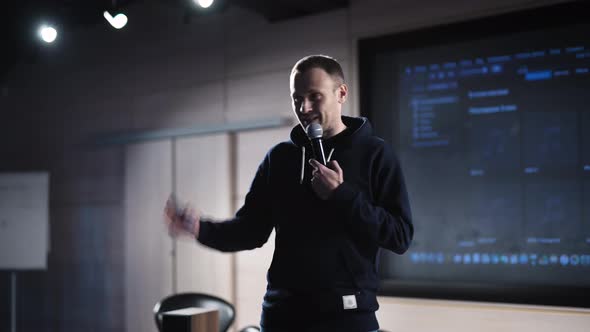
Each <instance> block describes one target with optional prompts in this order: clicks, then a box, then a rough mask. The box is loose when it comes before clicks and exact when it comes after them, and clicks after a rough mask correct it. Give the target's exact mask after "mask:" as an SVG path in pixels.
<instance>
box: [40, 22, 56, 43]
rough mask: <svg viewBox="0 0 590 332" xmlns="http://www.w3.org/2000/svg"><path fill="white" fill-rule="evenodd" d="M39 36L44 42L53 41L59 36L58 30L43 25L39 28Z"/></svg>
mask: <svg viewBox="0 0 590 332" xmlns="http://www.w3.org/2000/svg"><path fill="white" fill-rule="evenodd" d="M39 36H40V37H41V39H43V41H44V42H46V43H53V41H54V40H55V39H56V38H57V30H55V28H53V27H51V26H47V25H42V26H41V27H40V28H39Z"/></svg>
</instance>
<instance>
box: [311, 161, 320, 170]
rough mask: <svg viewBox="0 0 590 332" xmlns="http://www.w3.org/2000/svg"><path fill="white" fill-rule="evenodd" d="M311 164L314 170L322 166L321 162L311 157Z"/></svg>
mask: <svg viewBox="0 0 590 332" xmlns="http://www.w3.org/2000/svg"><path fill="white" fill-rule="evenodd" d="M309 164H310V165H311V167H313V169H314V170H317V169H318V168H319V167H320V165H321V164H320V163H319V162H318V161H317V160H315V159H310V160H309Z"/></svg>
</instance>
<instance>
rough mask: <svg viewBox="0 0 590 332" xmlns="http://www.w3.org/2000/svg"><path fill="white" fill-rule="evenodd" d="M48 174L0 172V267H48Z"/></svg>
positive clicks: (31, 268) (30, 268) (16, 268)
mask: <svg viewBox="0 0 590 332" xmlns="http://www.w3.org/2000/svg"><path fill="white" fill-rule="evenodd" d="M48 252H49V173H46V172H34V173H33V172H31V173H0V269H2V270H34V269H46V268H47V254H48Z"/></svg>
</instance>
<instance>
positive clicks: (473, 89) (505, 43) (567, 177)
mask: <svg viewBox="0 0 590 332" xmlns="http://www.w3.org/2000/svg"><path fill="white" fill-rule="evenodd" d="M587 7H588V6H587V5H580V4H576V5H571V4H570V5H565V6H564V5H561V6H559V7H553V8H545V9H540V10H539V9H537V10H534V11H529V12H526V13H516V14H511V15H509V16H503V17H496V18H489V19H484V20H480V21H477V22H467V23H462V24H456V25H452V26H446V27H440V28H438V30H437V28H432V29H428V30H422V31H418V32H414V33H405V34H399V35H395V36H390V37H383V38H376V39H371V40H365V41H362V42H361V43H360V52H361V54H360V59H361V64H360V70H361V89H362V90H361V106H362V107H363V113H364V114H365V115H367V116H368V117H369V118H370V119H371V120H373V122H375V123H377V124H376V127H377V131H378V133H379V134H381V135H382V136H384V137H385V138H386V139H388V140H390V141H391V142H392V144H393V145H394V146H395V148H396V150H397V152H398V154H399V157H400V159H401V163H402V166H403V169H404V173H405V178H406V182H407V185H408V192H409V195H410V203H411V206H412V210H413V217H414V222H415V227H416V232H415V241H414V243H413V245H412V247H411V248H410V250H409V251H408V252H407V253H406V254H405V255H402V256H399V255H395V254H393V253H387V252H383V253H382V256H381V264H380V265H381V271H380V274H381V279H382V287H383V292H384V293H385V294H392V295H407V296H420V297H443V298H461V299H475V300H490V301H508V302H522V303H540V304H553V305H571V306H590V300H588V298H589V296H588V295H587V294H590V292H589V290H590V38H589V37H590V21H589V20H587V18H586V17H584V14H579V12H578V11H579V10H582V9H580V8H583V9H584V10H585V13H588V12H590V11H589V10H588V9H587ZM560 11H561V12H560ZM576 12H578V13H576ZM560 14H561V16H560ZM565 14H568V15H569V16H566V15H565ZM585 15H588V14H585ZM556 17H560V18H556ZM566 17H569V18H567V19H566ZM580 292H581V293H580ZM584 292H585V294H586V295H584V294H583V293H584Z"/></svg>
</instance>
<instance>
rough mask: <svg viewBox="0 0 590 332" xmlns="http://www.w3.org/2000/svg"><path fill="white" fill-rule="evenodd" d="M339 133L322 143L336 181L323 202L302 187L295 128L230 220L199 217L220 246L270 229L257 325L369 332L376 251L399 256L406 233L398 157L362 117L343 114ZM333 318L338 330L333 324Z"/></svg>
mask: <svg viewBox="0 0 590 332" xmlns="http://www.w3.org/2000/svg"><path fill="white" fill-rule="evenodd" d="M342 120H343V122H344V124H345V125H346V127H347V128H346V129H345V130H344V131H343V132H341V133H339V134H337V135H335V136H333V137H331V138H329V139H326V140H324V150H325V151H326V153H327V154H328V155H331V160H336V161H338V163H339V165H340V167H341V168H342V170H343V174H344V182H343V183H342V184H341V185H340V186H338V188H336V189H335V191H334V192H333V193H332V195H331V196H330V197H329V198H328V199H327V200H321V199H320V198H318V197H317V196H316V194H315V193H314V192H313V190H312V189H311V185H310V178H311V166H309V165H308V164H307V161H308V160H309V159H310V158H311V157H312V155H311V146H310V141H309V139H308V138H307V136H306V135H305V133H304V131H303V129H302V128H301V126H299V125H298V126H296V127H295V128H293V130H292V131H291V141H287V142H282V143H279V144H278V145H276V146H275V147H273V148H272V149H271V150H270V151H269V152H268V153H267V155H266V157H265V158H264V160H263V162H262V164H261V165H260V166H259V168H258V171H257V173H256V176H255V178H254V181H253V182H252V186H251V188H250V191H249V192H248V194H247V195H246V200H245V203H244V206H243V207H242V208H241V209H240V210H239V211H238V212H237V213H236V216H235V218H233V219H231V220H228V221H225V222H222V223H217V222H212V221H206V220H202V221H201V227H200V232H199V237H198V240H199V242H201V243H202V244H204V245H206V246H209V247H212V248H215V249H218V250H221V251H238V250H245V249H253V248H256V247H261V246H262V245H263V244H264V243H265V242H266V241H267V239H268V237H269V235H270V233H271V231H272V229H273V228H274V229H275V231H276V238H275V250H274V255H273V260H272V263H271V266H270V268H269V270H268V274H267V281H268V286H267V292H266V295H265V297H264V303H263V313H262V321H261V325H262V326H264V327H266V328H270V329H273V328H277V329H279V330H280V331H285V330H286V331H289V330H291V329H296V328H298V326H303V327H306V326H311V325H316V326H321V323H322V321H330V324H331V325H330V326H327V327H325V328H322V330H329V331H332V330H334V331H369V330H376V329H378V324H377V321H376V319H375V314H374V312H375V311H376V310H377V309H378V307H379V306H378V304H377V300H376V291H377V287H378V275H377V263H378V251H379V248H385V249H388V250H391V251H393V252H396V253H398V254H402V253H404V252H405V251H406V250H407V249H408V246H409V245H410V242H411V240H412V236H413V226H412V218H411V213H410V205H409V202H408V196H407V193H406V187H405V183H404V178H403V175H402V172H401V168H400V165H399V161H398V160H397V158H396V156H395V154H394V153H393V151H392V148H391V147H390V146H389V144H387V143H386V142H385V141H383V140H382V139H380V138H378V137H376V136H374V135H373V132H372V128H371V125H370V124H369V122H368V121H367V120H366V119H365V118H352V117H344V116H343V117H342ZM334 322H338V326H334V325H333V324H334Z"/></svg>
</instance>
